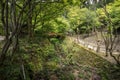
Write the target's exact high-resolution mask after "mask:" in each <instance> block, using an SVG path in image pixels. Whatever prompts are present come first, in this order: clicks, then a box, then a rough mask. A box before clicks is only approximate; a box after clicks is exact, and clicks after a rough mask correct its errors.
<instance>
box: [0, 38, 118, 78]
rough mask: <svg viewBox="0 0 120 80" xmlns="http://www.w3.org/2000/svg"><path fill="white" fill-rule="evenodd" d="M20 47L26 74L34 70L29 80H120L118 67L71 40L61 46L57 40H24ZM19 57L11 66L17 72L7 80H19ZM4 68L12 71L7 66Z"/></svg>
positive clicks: (17, 56)
mask: <svg viewBox="0 0 120 80" xmlns="http://www.w3.org/2000/svg"><path fill="white" fill-rule="evenodd" d="M55 44H56V45H55ZM20 46H21V51H20V54H19V55H22V58H23V60H24V62H25V68H26V70H27V69H29V68H30V70H29V71H30V72H29V71H28V73H27V74H30V75H32V79H28V80H120V74H119V73H120V68H119V67H118V66H116V65H115V64H112V63H110V62H109V61H107V60H105V59H103V58H102V57H100V56H98V55H96V54H95V53H93V52H91V51H88V50H86V49H84V48H82V47H81V46H79V45H78V44H77V43H75V42H74V41H73V40H72V39H71V38H70V37H67V38H66V39H65V40H64V41H63V42H60V43H59V42H57V40H56V39H51V42H49V40H48V39H39V38H34V40H33V41H32V42H28V41H27V40H26V39H23V40H20ZM54 48H56V49H54ZM19 55H18V54H16V55H15V57H14V60H13V61H14V62H13V63H12V66H11V67H13V65H14V68H13V70H16V72H15V73H14V72H12V74H10V75H9V77H8V79H7V80H9V78H11V76H12V78H13V79H10V80H16V79H14V77H15V78H17V74H18V72H17V71H19V70H18V69H17V68H18V67H17V66H16V64H18V65H20V62H19V61H20V60H19ZM7 63H9V61H7ZM8 65H9V64H8ZM4 68H5V69H6V70H9V69H10V68H9V67H8V66H6V65H5V67H3V70H5V69H4ZM7 68H8V69H7ZM0 69H2V68H0ZM13 70H11V71H13ZM16 73H17V74H16ZM33 73H34V74H33ZM2 75H5V74H2ZM6 75H7V76H8V74H6ZM6 75H5V76H6ZM28 76H29V75H28ZM17 80H20V79H17Z"/></svg>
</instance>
